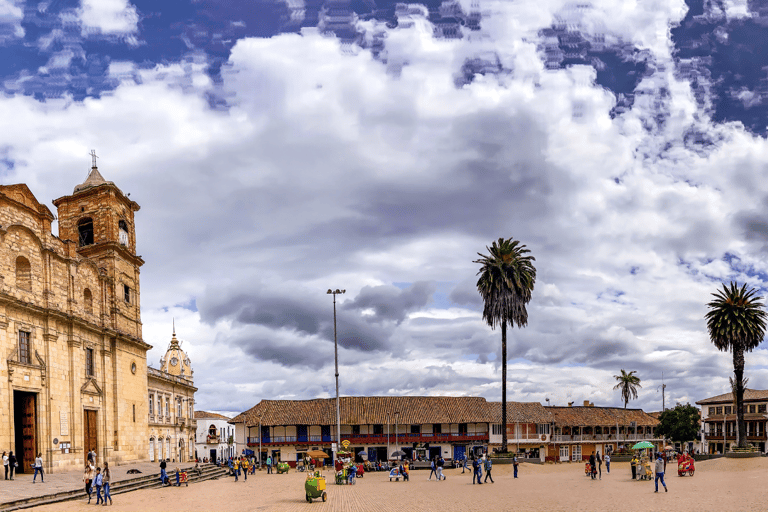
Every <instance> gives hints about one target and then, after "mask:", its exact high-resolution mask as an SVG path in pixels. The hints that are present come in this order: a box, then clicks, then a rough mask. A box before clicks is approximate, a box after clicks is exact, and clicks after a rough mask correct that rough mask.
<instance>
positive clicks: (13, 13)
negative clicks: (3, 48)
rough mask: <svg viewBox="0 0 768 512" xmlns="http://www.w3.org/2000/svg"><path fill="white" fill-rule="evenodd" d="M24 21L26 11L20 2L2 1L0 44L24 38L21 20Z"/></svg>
mask: <svg viewBox="0 0 768 512" xmlns="http://www.w3.org/2000/svg"><path fill="white" fill-rule="evenodd" d="M23 19H24V11H23V10H22V8H21V7H20V2H17V1H15V0H0V44H3V43H5V42H6V41H7V40H10V39H17V38H22V37H24V34H25V32H24V27H22V26H21V20H23Z"/></svg>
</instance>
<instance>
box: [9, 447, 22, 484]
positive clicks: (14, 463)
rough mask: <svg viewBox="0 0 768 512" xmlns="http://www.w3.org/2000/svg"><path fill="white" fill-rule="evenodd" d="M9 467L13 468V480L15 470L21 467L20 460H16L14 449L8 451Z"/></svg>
mask: <svg viewBox="0 0 768 512" xmlns="http://www.w3.org/2000/svg"><path fill="white" fill-rule="evenodd" d="M8 467H9V468H10V470H11V480H13V472H14V471H16V468H18V467H19V461H17V460H16V456H15V455H14V454H13V452H12V451H11V452H9V453H8Z"/></svg>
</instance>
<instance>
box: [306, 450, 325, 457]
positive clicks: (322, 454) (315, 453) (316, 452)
mask: <svg viewBox="0 0 768 512" xmlns="http://www.w3.org/2000/svg"><path fill="white" fill-rule="evenodd" d="M307 455H309V456H310V457H312V458H313V459H330V457H329V456H328V454H327V453H325V452H324V451H322V450H310V451H308V452H307Z"/></svg>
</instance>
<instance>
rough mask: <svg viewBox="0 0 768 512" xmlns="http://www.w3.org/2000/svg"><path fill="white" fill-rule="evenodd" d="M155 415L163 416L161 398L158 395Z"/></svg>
mask: <svg viewBox="0 0 768 512" xmlns="http://www.w3.org/2000/svg"><path fill="white" fill-rule="evenodd" d="M157 415H158V416H160V417H161V418H162V417H163V399H162V398H160V397H159V396H158V397H157Z"/></svg>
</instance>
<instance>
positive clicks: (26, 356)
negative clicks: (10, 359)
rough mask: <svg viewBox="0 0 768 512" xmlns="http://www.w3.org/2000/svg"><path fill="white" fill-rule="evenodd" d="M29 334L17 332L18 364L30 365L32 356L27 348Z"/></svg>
mask: <svg viewBox="0 0 768 512" xmlns="http://www.w3.org/2000/svg"><path fill="white" fill-rule="evenodd" d="M29 336H30V333H28V332H25V331H19V362H20V363H24V364H31V363H32V354H31V353H30V346H29Z"/></svg>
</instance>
